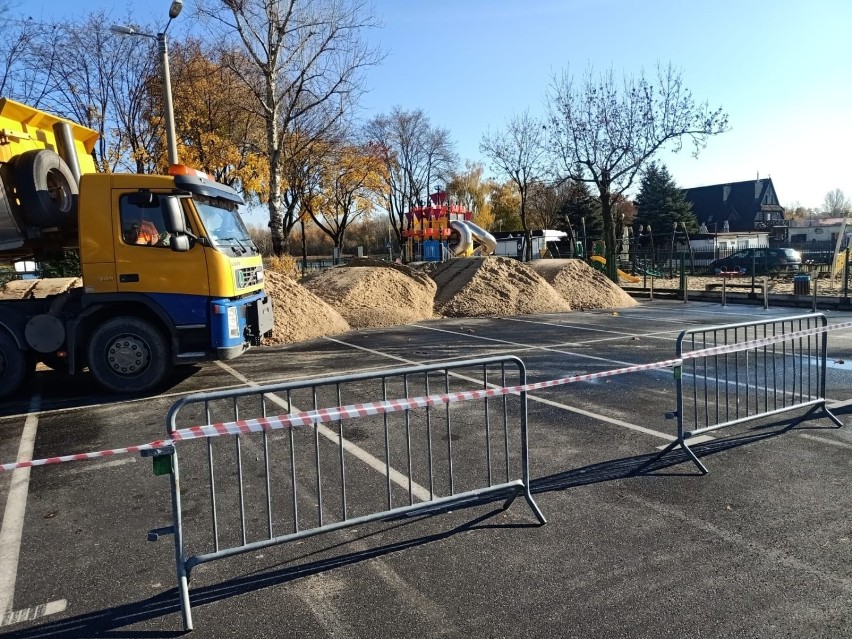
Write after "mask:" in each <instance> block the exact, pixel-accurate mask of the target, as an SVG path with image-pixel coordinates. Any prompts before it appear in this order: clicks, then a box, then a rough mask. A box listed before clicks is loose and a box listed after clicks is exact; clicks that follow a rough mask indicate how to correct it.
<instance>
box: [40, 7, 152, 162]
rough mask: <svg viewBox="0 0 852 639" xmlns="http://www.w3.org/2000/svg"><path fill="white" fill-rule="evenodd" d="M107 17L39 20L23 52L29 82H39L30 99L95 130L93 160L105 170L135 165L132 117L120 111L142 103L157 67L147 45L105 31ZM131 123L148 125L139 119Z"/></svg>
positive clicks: (103, 14) (145, 126) (136, 107)
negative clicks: (35, 96)
mask: <svg viewBox="0 0 852 639" xmlns="http://www.w3.org/2000/svg"><path fill="white" fill-rule="evenodd" d="M109 21H110V18H109V15H108V14H106V13H105V12H97V13H91V14H88V15H86V16H84V17H83V18H82V19H80V21H79V22H58V23H56V24H41V25H39V29H38V31H37V32H36V33H35V34H34V36H33V37H32V38H31V40H30V42H29V46H28V53H27V55H28V59H29V62H28V64H29V68H30V70H31V73H32V75H33V78H34V80H33V81H32V84H33V85H35V86H42V87H44V90H43V92H42V95H41V96H40V98H39V100H38V102H37V103H35V102H32V101H31V104H34V105H36V106H38V107H39V108H43V109H45V110H48V111H51V112H54V113H57V114H59V115H62V116H65V117H67V118H69V119H71V120H74V121H75V122H79V123H80V124H82V125H84V126H87V127H89V128H90V129H94V130H95V131H97V133H98V135H99V138H98V142H97V146H96V148H95V154H94V155H95V163H96V165H97V166H98V167H99V168H100V169H101V170H105V171H106V170H115V169H116V168H118V167H119V166H128V165H130V166H135V165H136V160H135V157H134V156H136V157H138V154H137V152H136V149H135V148H133V147H132V146H129V145H128V141H129V139H130V136H133V135H134V130H133V129H131V128H129V127H130V125H131V124H134V122H130V121H127V120H126V119H125V118H123V117H122V115H123V114H124V113H126V112H129V111H133V110H134V109H139V108H140V106H139V105H140V104H147V101H148V96H147V94H146V92H145V88H146V84H147V83H148V82H149V81H150V78H156V71H157V67H156V64H157V58H156V55H155V52H154V51H153V48H152V47H151V45H150V44H148V43H147V42H145V41H142V39H141V38H122V37H119V36H116V35H114V34H111V33H109V32H108V31H107V30H106V29H104V25H105V24H108V23H109ZM143 30H144V28H143ZM135 124H136V125H137V126H138V127H143V128H147V127H148V124H146V123H144V122H142V120H141V118H140V119H137V120H136V121H135ZM149 138H150V136H149Z"/></svg>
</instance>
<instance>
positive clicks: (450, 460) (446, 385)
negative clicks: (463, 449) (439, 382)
mask: <svg viewBox="0 0 852 639" xmlns="http://www.w3.org/2000/svg"><path fill="white" fill-rule="evenodd" d="M444 392H445V393H447V395H449V394H450V373H449V371H444ZM446 414H447V468H448V470H449V473H450V495H455V494H456V485H455V480H454V478H453V429H452V422H451V421H450V405H449V404H447V411H446Z"/></svg>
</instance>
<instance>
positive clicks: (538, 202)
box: [527, 182, 569, 229]
mask: <svg viewBox="0 0 852 639" xmlns="http://www.w3.org/2000/svg"><path fill="white" fill-rule="evenodd" d="M568 184H569V183H567V182H565V183H563V184H557V185H550V184H547V183H545V182H534V183H533V184H531V185H530V187H529V192H528V194H527V197H528V199H529V201H528V202H527V219H528V221H529V223H530V226H531V227H533V228H539V229H556V228H559V227H560V226H562V224H563V222H564V215H563V213H562V209H563V207H564V205H565V202H566V197H567V196H566V192H567V190H568Z"/></svg>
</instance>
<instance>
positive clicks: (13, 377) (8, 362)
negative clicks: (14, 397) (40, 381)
mask: <svg viewBox="0 0 852 639" xmlns="http://www.w3.org/2000/svg"><path fill="white" fill-rule="evenodd" d="M28 372H29V358H28V357H27V354H26V353H25V352H24V351H22V350H21V349H20V348H18V345H17V344H16V343H15V340H13V339H12V337H11V336H10V335H9V334H8V333H7V332H6V331H4V330H3V329H2V328H0V397H5V396H7V395H11V394H12V393H14V392H15V391H16V390H18V388H20V386H21V384H22V383H23V382H24V379H26V377H27V373H28Z"/></svg>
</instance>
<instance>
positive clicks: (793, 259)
mask: <svg viewBox="0 0 852 639" xmlns="http://www.w3.org/2000/svg"><path fill="white" fill-rule="evenodd" d="M710 268H711V269H712V271H713V272H714V273H717V274H718V273H721V272H722V271H726V272H734V271H738V272H740V273H742V274H749V275H750V274H751V272H752V268H754V274H755V275H778V274H784V273H798V272H799V269H801V268H802V255H801V254H800V253H799V252H798V251H797V250H795V249H791V248H747V249H742V250H739V251H737V252H736V253H734V254H733V255H729V256H728V257H722V258H719V259H718V260H713V261H712V262H710Z"/></svg>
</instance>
